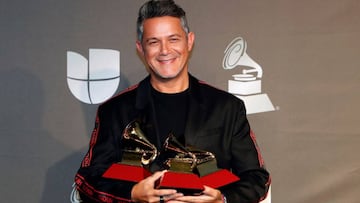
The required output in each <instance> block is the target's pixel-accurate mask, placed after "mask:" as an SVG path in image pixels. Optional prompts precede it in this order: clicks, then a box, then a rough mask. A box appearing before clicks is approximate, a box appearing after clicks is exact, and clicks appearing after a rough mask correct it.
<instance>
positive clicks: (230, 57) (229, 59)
mask: <svg viewBox="0 0 360 203" xmlns="http://www.w3.org/2000/svg"><path fill="white" fill-rule="evenodd" d="M246 47H247V45H246V42H245V40H244V39H243V38H241V37H237V38H235V39H234V40H233V41H232V42H230V44H229V45H228V46H227V47H226V49H225V52H224V53H225V56H224V59H223V68H224V69H225V70H228V69H233V68H239V69H241V72H240V73H239V74H235V75H233V79H232V80H229V81H228V92H229V93H231V94H234V95H235V96H237V97H238V98H240V99H242V100H243V101H244V103H245V106H246V111H247V114H253V113H260V112H267V111H274V110H275V108H274V106H273V104H272V103H271V101H270V99H269V97H268V95H267V94H265V93H261V77H262V75H263V71H262V68H261V66H260V65H259V64H258V63H256V62H255V61H254V60H253V59H251V58H250V56H249V55H248V54H247V53H246Z"/></svg>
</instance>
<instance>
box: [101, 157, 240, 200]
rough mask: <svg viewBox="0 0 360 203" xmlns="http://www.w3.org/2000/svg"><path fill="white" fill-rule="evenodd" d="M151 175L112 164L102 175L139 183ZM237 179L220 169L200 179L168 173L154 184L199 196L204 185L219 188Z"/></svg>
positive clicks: (195, 176) (143, 171)
mask: <svg viewBox="0 0 360 203" xmlns="http://www.w3.org/2000/svg"><path fill="white" fill-rule="evenodd" d="M150 175H151V173H150V172H149V171H147V170H146V169H144V168H143V167H141V166H132V165H126V164H121V163H114V164H112V165H111V166H110V167H109V169H107V170H106V171H105V173H104V174H103V177H104V178H111V179H117V180H124V181H130V182H139V181H141V180H143V179H145V178H147V177H149V176H150ZM238 180H239V177H237V176H236V175H234V174H232V173H231V172H230V171H228V170H226V169H220V170H217V171H215V172H213V173H210V174H207V175H204V176H202V177H199V176H197V175H196V174H193V173H183V172H175V171H168V172H166V173H165V174H164V175H163V176H162V177H161V178H160V179H159V180H158V181H157V182H156V183H155V184H156V186H155V187H156V188H159V189H176V190H178V192H181V193H184V194H185V195H199V194H201V192H202V191H203V190H204V185H206V186H209V187H212V188H219V187H222V186H225V185H228V184H230V183H233V182H236V181H238Z"/></svg>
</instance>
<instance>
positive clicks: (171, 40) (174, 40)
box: [170, 38, 179, 42]
mask: <svg viewBox="0 0 360 203" xmlns="http://www.w3.org/2000/svg"><path fill="white" fill-rule="evenodd" d="M178 41H179V38H171V39H170V42H178Z"/></svg>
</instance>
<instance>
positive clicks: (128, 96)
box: [100, 84, 139, 107]
mask: <svg viewBox="0 0 360 203" xmlns="http://www.w3.org/2000/svg"><path fill="white" fill-rule="evenodd" d="M138 87H139V84H136V85H132V86H130V87H128V88H126V89H124V90H122V91H121V92H119V93H118V94H116V95H114V96H113V97H111V98H110V99H108V100H107V101H105V102H104V103H102V104H101V105H100V106H102V107H107V106H114V105H119V104H125V103H128V102H131V103H135V99H136V92H137V89H138Z"/></svg>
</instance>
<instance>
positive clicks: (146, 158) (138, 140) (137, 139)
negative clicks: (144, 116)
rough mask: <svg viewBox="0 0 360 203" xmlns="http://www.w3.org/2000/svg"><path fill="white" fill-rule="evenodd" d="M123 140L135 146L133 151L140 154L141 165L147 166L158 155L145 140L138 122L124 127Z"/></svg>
mask: <svg viewBox="0 0 360 203" xmlns="http://www.w3.org/2000/svg"><path fill="white" fill-rule="evenodd" d="M123 139H125V140H129V141H132V142H133V143H134V144H135V145H137V147H135V151H136V152H137V153H142V156H141V163H142V164H143V165H145V166H146V165H149V164H150V163H152V162H153V161H154V160H155V159H156V157H157V155H158V152H157V149H156V147H155V145H153V144H152V143H151V142H150V141H149V140H148V139H147V138H146V136H145V134H144V133H143V132H142V130H141V129H140V124H139V122H138V121H132V122H130V123H129V124H128V125H127V126H126V127H125V129H124V132H123ZM132 147H134V146H132Z"/></svg>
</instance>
